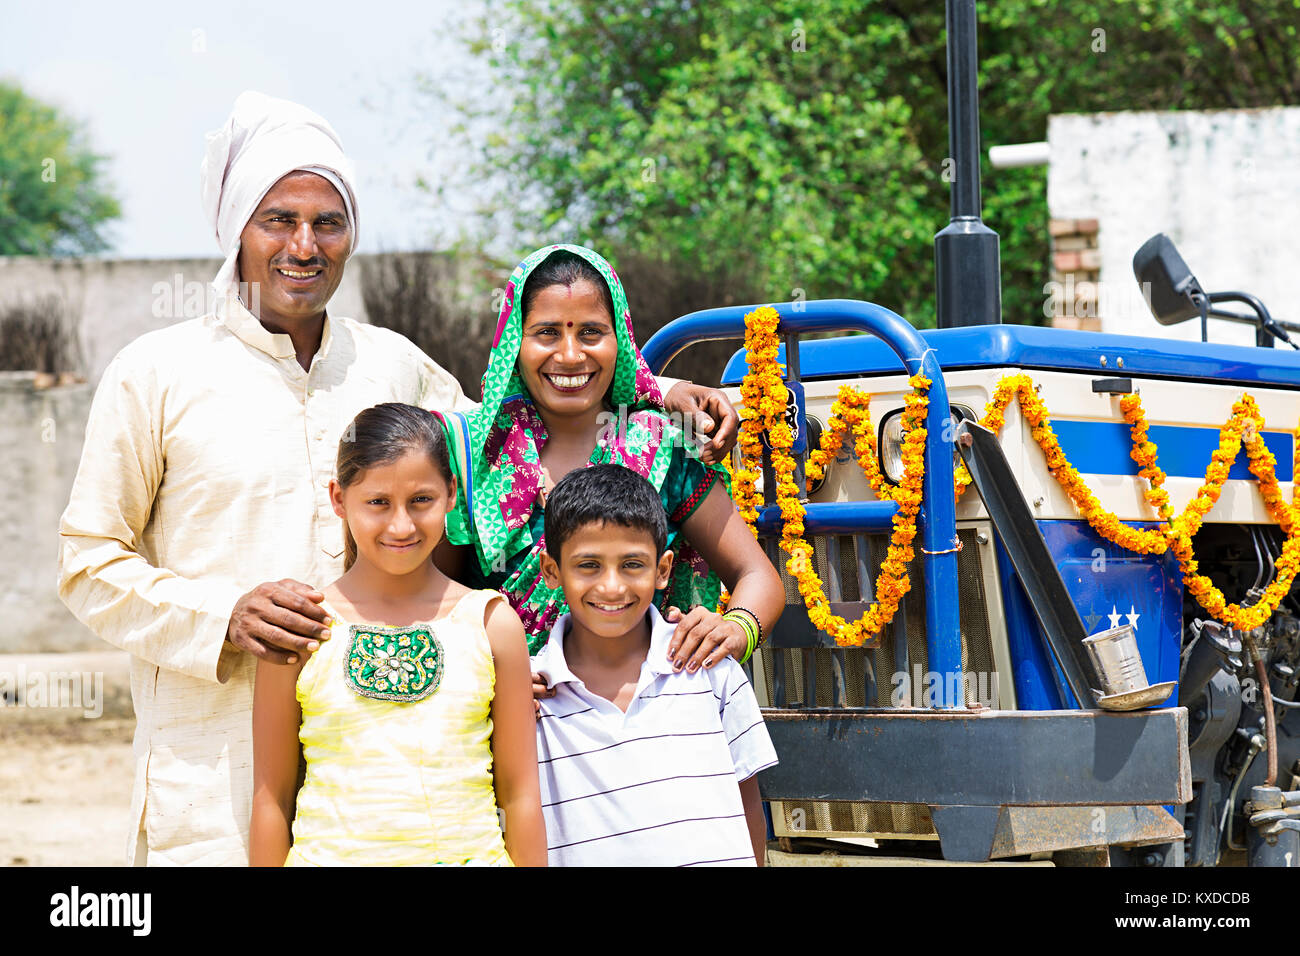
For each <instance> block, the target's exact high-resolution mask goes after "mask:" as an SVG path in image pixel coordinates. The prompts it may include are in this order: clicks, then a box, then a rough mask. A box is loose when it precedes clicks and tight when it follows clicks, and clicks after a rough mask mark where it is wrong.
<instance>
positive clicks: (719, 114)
mask: <svg viewBox="0 0 1300 956" xmlns="http://www.w3.org/2000/svg"><path fill="white" fill-rule="evenodd" d="M1298 14H1300V0H1237V2H1233V3H1225V2H1214V3H1204V2H1195V0H1159V2H1157V0H1109V2H1100V0H990V2H988V3H984V4H981V8H980V34H979V46H980V97H981V102H980V105H981V121H982V131H983V137H984V141H985V146H987V145H989V144H996V143H1015V142H1025V141H1032V140H1037V139H1042V138H1044V137H1045V135H1046V125H1047V118H1048V116H1049V115H1050V114H1052V113H1065V112H1094V111H1100V110H1137V109H1142V110H1160V109H1211V108H1223V107H1253V106H1266V105H1279V104H1289V103H1296V102H1300V71H1298V70H1296V68H1295V64H1296V63H1297V62H1300V40H1298V39H1297V35H1296V30H1297V24H1298V23H1300V15H1298ZM480 36H481V39H480V41H479V42H478V44H477V46H476V49H477V50H478V51H479V52H480V53H481V54H482V55H483V56H484V57H485V58H486V60H487V61H488V62H489V63H490V65H491V67H492V71H493V72H492V75H493V77H495V81H496V85H497V87H498V91H497V92H498V96H501V95H504V96H506V97H507V99H508V102H509V109H508V113H507V115H506V117H505V118H504V122H502V118H501V117H499V116H497V117H494V118H492V119H495V123H496V125H497V126H498V128H500V129H502V130H503V132H502V133H501V134H499V135H497V136H495V137H493V138H492V139H490V140H489V141H488V143H487V148H486V151H485V152H484V154H483V162H482V169H481V170H480V172H482V173H483V174H485V175H488V176H495V177H497V181H500V182H503V183H504V184H506V187H507V190H508V191H507V192H505V193H503V198H502V201H501V202H500V204H499V205H501V206H503V207H504V208H507V209H508V211H510V212H511V213H513V215H514V219H513V222H512V226H513V227H514V228H515V229H516V230H519V232H520V233H522V235H529V236H532V237H534V238H537V239H549V238H551V237H552V236H555V235H556V234H557V232H562V233H563V234H565V235H575V234H576V235H580V236H584V237H586V238H587V239H588V240H589V241H593V242H595V243H597V244H599V245H602V246H608V247H610V248H613V249H616V250H617V249H624V250H631V251H634V252H635V253H637V254H639V255H651V256H657V257H659V258H660V259H662V260H664V261H668V262H672V263H675V264H677V265H678V266H679V267H680V268H682V269H683V270H706V271H714V272H724V273H730V274H733V275H738V276H743V277H744V278H745V280H746V281H747V282H750V283H752V286H751V287H752V288H753V289H755V290H756V291H757V292H758V293H759V295H760V296H761V297H766V298H768V299H770V300H785V299H789V298H791V297H792V296H795V295H797V294H798V293H796V292H795V291H794V290H796V289H802V290H803V291H804V294H806V295H807V296H808V297H810V298H812V297H818V298H822V297H830V296H839V295H845V296H852V297H857V298H868V299H873V300H875V301H878V302H881V303H882V304H885V305H888V306H890V307H892V308H895V309H897V310H898V311H900V312H902V313H903V314H904V315H907V316H908V317H909V318H911V319H912V320H913V321H914V322H915V323H916V324H918V325H931V324H933V310H934V293H933V275H934V273H933V244H932V238H933V234H934V233H935V232H936V231H938V230H939V229H940V228H942V227H943V226H944V225H945V224H946V222H947V218H948V182H947V180H946V179H945V178H944V176H943V172H944V169H945V163H944V160H945V159H946V158H947V156H948V125H947V94H946V79H947V62H946V55H945V33H944V10H943V4H941V3H937V2H934V0H853V2H849V0H769V2H768V3H765V4H763V5H761V6H760V5H757V4H753V3H751V2H748V0H710V2H709V3H705V4H701V3H698V2H696V0H639V2H636V3H625V2H617V0H615V2H605V0H549V2H547V0H543V2H536V0H491V2H490V4H489V12H488V14H487V16H486V17H485V18H484V21H483V30H482V32H481V35H480ZM489 101H490V98H489ZM460 105H461V107H462V109H463V111H464V113H465V115H466V116H467V118H468V119H469V120H470V121H473V120H474V119H475V117H474V112H475V107H474V106H472V105H467V104H460ZM479 118H481V117H479ZM983 181H984V190H983V193H984V204H985V207H984V215H985V219H986V221H987V222H988V223H989V224H990V225H991V226H992V227H993V228H994V229H996V230H997V231H998V232H999V234H1000V235H1001V239H1002V263H1003V269H1002V281H1003V306H1004V315H1005V318H1006V320H1007V321H1009V322H1041V321H1042V296H1043V292H1042V289H1043V284H1044V282H1045V280H1046V278H1047V274H1048V238H1047V204H1046V171H1045V170H1043V169H1041V168H1040V169H1019V170H992V169H991V168H990V167H989V166H988V164H987V159H986V158H985V160H984V166H983ZM523 196H527V197H529V198H528V201H524V200H523V199H520V198H519V197H523ZM506 197H509V198H506ZM707 304H708V303H700V305H701V306H704V305H707Z"/></svg>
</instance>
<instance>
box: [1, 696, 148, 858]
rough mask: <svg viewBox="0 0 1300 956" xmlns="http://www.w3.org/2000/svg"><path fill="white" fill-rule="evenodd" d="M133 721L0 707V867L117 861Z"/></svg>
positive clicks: (125, 824)
mask: <svg viewBox="0 0 1300 956" xmlns="http://www.w3.org/2000/svg"><path fill="white" fill-rule="evenodd" d="M134 728H135V721H134V720H123V719H112V718H107V717H105V718H101V719H99V720H82V719H53V718H50V717H45V716H43V715H42V716H41V717H37V718H33V717H32V715H31V714H30V713H26V712H16V711H9V712H0V866H121V865H123V863H124V862H125V860H126V837H127V831H128V830H129V829H130V823H129V816H130V806H131V776H132V770H133V762H132V759H131V734H132V732H133V730H134Z"/></svg>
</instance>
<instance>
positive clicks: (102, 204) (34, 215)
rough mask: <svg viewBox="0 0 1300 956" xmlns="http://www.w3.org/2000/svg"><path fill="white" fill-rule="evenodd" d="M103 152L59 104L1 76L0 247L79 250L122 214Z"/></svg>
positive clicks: (5, 250)
mask: <svg viewBox="0 0 1300 956" xmlns="http://www.w3.org/2000/svg"><path fill="white" fill-rule="evenodd" d="M105 162H106V160H105V157H103V156H101V155H98V154H97V153H95V152H93V151H92V150H91V149H90V147H89V145H88V144H87V138H86V134H85V132H84V130H83V128H82V127H81V126H80V125H78V124H77V123H75V122H73V121H72V120H70V119H68V118H67V117H65V116H63V115H62V114H61V113H60V112H59V111H58V110H57V109H55V108H54V107H52V106H49V105H47V104H45V103H42V102H40V101H38V100H35V99H33V98H32V97H30V96H28V95H27V94H25V93H24V92H23V91H22V89H21V87H19V86H17V85H14V84H12V83H5V82H0V255H6V256H21V255H34V256H51V255H84V254H88V253H95V252H101V251H103V250H104V249H106V248H107V247H108V242H107V241H106V239H105V237H104V226H105V224H106V223H108V222H109V221H111V220H113V219H116V218H117V217H118V216H120V215H121V209H120V207H119V206H118V202H117V199H115V198H114V196H113V194H112V192H111V191H110V190H109V188H108V186H107V185H106V184H105V182H104V163H105Z"/></svg>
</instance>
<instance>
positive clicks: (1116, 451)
mask: <svg viewBox="0 0 1300 956" xmlns="http://www.w3.org/2000/svg"><path fill="white" fill-rule="evenodd" d="M1052 431H1054V432H1056V437H1057V438H1059V439H1060V441H1061V450H1062V451H1064V452H1065V457H1066V458H1068V459H1069V460H1070V464H1072V465H1073V466H1074V467H1075V468H1077V469H1078V470H1079V471H1081V472H1084V473H1085V474H1089V475H1136V474H1137V473H1138V464H1137V462H1135V461H1134V460H1133V458H1132V456H1130V454H1129V451H1130V450H1131V449H1132V447H1133V441H1132V437H1131V433H1130V431H1129V427H1128V425H1126V424H1124V423H1123V422H1080V421H1068V420H1065V421H1062V420H1059V419H1053V420H1052ZM1262 434H1263V436H1264V444H1265V445H1266V446H1268V450H1269V451H1271V452H1272V453H1273V456H1274V457H1275V458H1277V466H1276V468H1275V469H1274V470H1275V471H1276V473H1277V480H1278V481H1291V479H1292V476H1293V473H1294V465H1295V462H1294V460H1293V458H1292V444H1291V443H1292V438H1291V435H1290V433H1289V432H1263V433H1262ZM1147 437H1148V438H1149V439H1150V440H1151V441H1153V442H1155V445H1156V449H1157V452H1158V456H1159V457H1158V461H1159V464H1160V467H1161V469H1163V470H1164V472H1165V473H1166V474H1169V475H1177V476H1178V477H1180V478H1204V477H1205V470H1206V469H1207V468H1208V467H1209V465H1210V455H1211V454H1212V453H1213V452H1214V450H1215V449H1217V448H1218V447H1219V430H1218V429H1217V428H1196V427H1192V426H1188V425H1152V426H1151V427H1150V429H1148V431H1147ZM1228 477H1229V478H1232V479H1238V478H1240V479H1247V480H1251V481H1253V480H1254V476H1253V475H1252V474H1251V473H1250V469H1249V467H1248V460H1247V458H1246V449H1245V448H1243V449H1242V450H1241V451H1240V452H1239V453H1238V454H1237V460H1236V461H1235V462H1233V465H1232V468H1231V470H1230V471H1229V472H1228Z"/></svg>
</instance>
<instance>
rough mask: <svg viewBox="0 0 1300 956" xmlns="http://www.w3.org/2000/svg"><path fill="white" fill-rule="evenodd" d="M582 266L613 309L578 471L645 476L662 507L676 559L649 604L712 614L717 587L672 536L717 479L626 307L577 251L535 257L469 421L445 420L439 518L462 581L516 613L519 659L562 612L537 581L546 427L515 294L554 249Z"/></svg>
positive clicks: (517, 282)
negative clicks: (592, 431)
mask: <svg viewBox="0 0 1300 956" xmlns="http://www.w3.org/2000/svg"><path fill="white" fill-rule="evenodd" d="M559 249H563V250H567V251H569V252H572V253H575V254H576V255H578V256H581V257H582V258H583V259H585V260H586V261H587V262H589V263H591V265H592V266H594V267H595V268H596V270H597V271H598V272H599V273H600V274H601V276H602V277H603V278H604V280H605V282H606V284H607V285H608V286H609V291H610V295H611V297H612V299H613V301H614V312H615V318H614V330H615V334H616V335H617V338H618V358H617V362H616V365H615V369H614V379H613V383H612V385H611V387H610V392H609V394H608V395H607V396H606V409H607V412H608V415H607V422H606V424H605V427H604V428H603V429H602V431H601V433H600V435H599V437H598V439H597V443H596V448H595V450H594V451H593V452H592V455H591V458H590V460H589V462H588V464H603V463H612V464H617V465H622V466H624V467H626V468H631V469H632V470H633V471H635V472H636V473H637V474H639V475H642V476H643V477H645V478H646V479H647V480H648V481H649V482H650V483H651V484H652V485H654V487H655V489H656V490H657V491H658V492H659V496H660V498H661V500H662V501H663V503H664V509H665V511H666V512H667V516H668V532H669V537H668V540H669V546H670V547H671V548H672V549H673V551H674V552H675V559H674V564H673V576H672V580H671V581H670V583H669V586H668V588H666V589H665V590H664V591H662V592H660V594H658V595H656V600H657V603H658V604H659V606H660V607H661V608H663V607H667V606H668V605H669V604H673V605H676V606H677V607H680V608H681V609H682V610H686V609H687V608H690V607H694V606H695V605H697V604H703V605H706V606H708V607H713V606H714V605H715V604H716V603H717V600H718V593H719V590H720V587H721V585H720V582H719V580H718V578H717V575H715V574H713V573H712V572H711V571H710V570H709V568H708V566H707V565H706V564H705V562H704V560H703V559H702V558H701V557H700V555H699V553H698V552H697V551H696V550H695V549H694V548H692V547H691V546H690V545H689V543H687V542H686V541H684V540H683V539H682V537H681V535H680V529H681V525H682V523H683V522H684V521H685V520H686V519H687V518H688V517H689V516H690V515H691V514H692V513H693V512H694V510H695V509H696V508H697V507H698V506H699V504H700V502H702V501H703V500H704V497H705V495H706V494H707V493H708V491H709V489H710V488H711V487H712V486H713V483H714V482H715V481H717V480H722V481H723V482H724V486H725V483H726V482H727V475H726V472H725V471H723V470H722V469H721V468H720V467H717V466H709V465H705V464H704V463H703V462H701V461H700V460H699V458H698V457H695V456H694V455H692V454H690V453H689V449H688V444H689V439H688V437H687V436H685V435H683V433H682V429H681V428H680V427H678V425H677V424H676V423H675V422H674V421H673V420H671V419H670V417H669V416H668V414H667V413H666V412H665V411H664V404H663V397H662V396H661V395H660V392H659V385H658V383H657V382H656V381H655V378H654V376H653V375H651V374H650V370H649V368H648V367H647V366H646V364H645V361H644V359H642V358H641V353H640V352H639V351H638V350H637V347H636V343H635V341H634V340H633V336H632V318H631V314H630V313H629V311H628V308H627V297H626V296H625V295H624V292H623V286H622V284H621V283H620V282H619V280H618V276H617V275H615V273H614V270H613V268H611V267H610V265H609V263H608V262H606V261H605V260H604V259H603V258H602V257H601V256H599V255H597V254H596V253H595V252H592V251H591V250H590V249H587V248H585V247H583V246H573V245H554V246H546V247H544V248H542V249H538V250H537V251H536V252H534V253H532V254H531V255H529V256H528V257H527V258H526V259H524V261H523V262H521V263H520V264H519V265H518V266H516V267H515V270H514V272H513V273H512V274H511V276H510V281H509V283H508V284H507V285H506V294H505V301H504V303H503V304H502V307H501V316H500V319H499V320H498V323H497V330H496V338H495V341H494V342H493V345H492V355H491V358H490V360H489V362H488V367H487V371H486V372H485V373H484V375H483V404H482V405H481V406H480V408H479V409H478V410H477V411H474V412H470V413H468V414H463V415H462V414H449V415H446V416H445V421H446V424H447V433H448V438H449V441H450V444H451V446H452V451H453V454H452V456H451V457H452V462H453V467H454V468H455V470H456V472H457V475H456V477H457V481H458V483H459V485H460V488H461V489H462V494H460V495H459V496H458V499H457V507H456V510H455V511H453V512H452V513H450V514H448V516H447V537H448V539H449V540H450V541H451V542H452V543H453V544H463V545H472V546H473V548H474V553H475V557H476V559H477V560H475V561H472V562H470V564H471V567H470V568H469V569H468V571H469V577H470V579H471V580H470V581H469V582H468V583H470V584H472V585H474V586H477V587H490V588H493V589H495V590H498V591H500V592H501V593H502V594H504V595H505V596H506V597H507V598H508V599H509V601H510V604H511V606H512V607H513V608H514V609H515V611H517V612H518V614H519V617H520V618H521V619H522V620H523V622H524V628H525V630H526V631H527V632H528V643H529V651H530V653H535V652H536V651H537V650H538V649H540V648H541V646H542V645H543V644H545V643H546V638H547V635H548V634H549V633H550V630H551V627H552V626H553V625H554V623H555V621H556V619H557V618H559V616H560V615H561V614H564V613H565V612H566V611H567V610H568V606H567V605H566V604H565V601H564V594H563V592H562V591H560V590H553V589H551V588H549V587H547V585H546V582H545V580H543V578H542V572H541V555H542V552H543V551H544V550H545V548H546V540H545V535H544V514H545V512H544V504H543V490H544V487H545V486H544V478H543V475H542V469H541V463H540V453H541V450H542V449H543V448H544V447H545V445H546V439H547V435H546V426H545V424H544V423H543V421H542V417H541V415H540V414H539V413H538V411H537V409H536V408H535V407H534V405H533V402H532V398H531V397H530V396H529V394H528V389H527V387H526V386H525V384H524V380H523V377H522V376H521V375H520V374H519V372H518V370H517V369H516V360H517V358H518V356H519V345H520V341H521V340H522V338H523V303H522V296H523V288H524V283H525V282H527V281H528V276H529V275H530V274H531V273H532V271H533V270H534V269H535V268H537V266H539V265H541V263H542V262H543V261H544V260H545V259H546V258H547V257H548V256H549V255H551V253H553V252H555V251H556V250H559Z"/></svg>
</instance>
